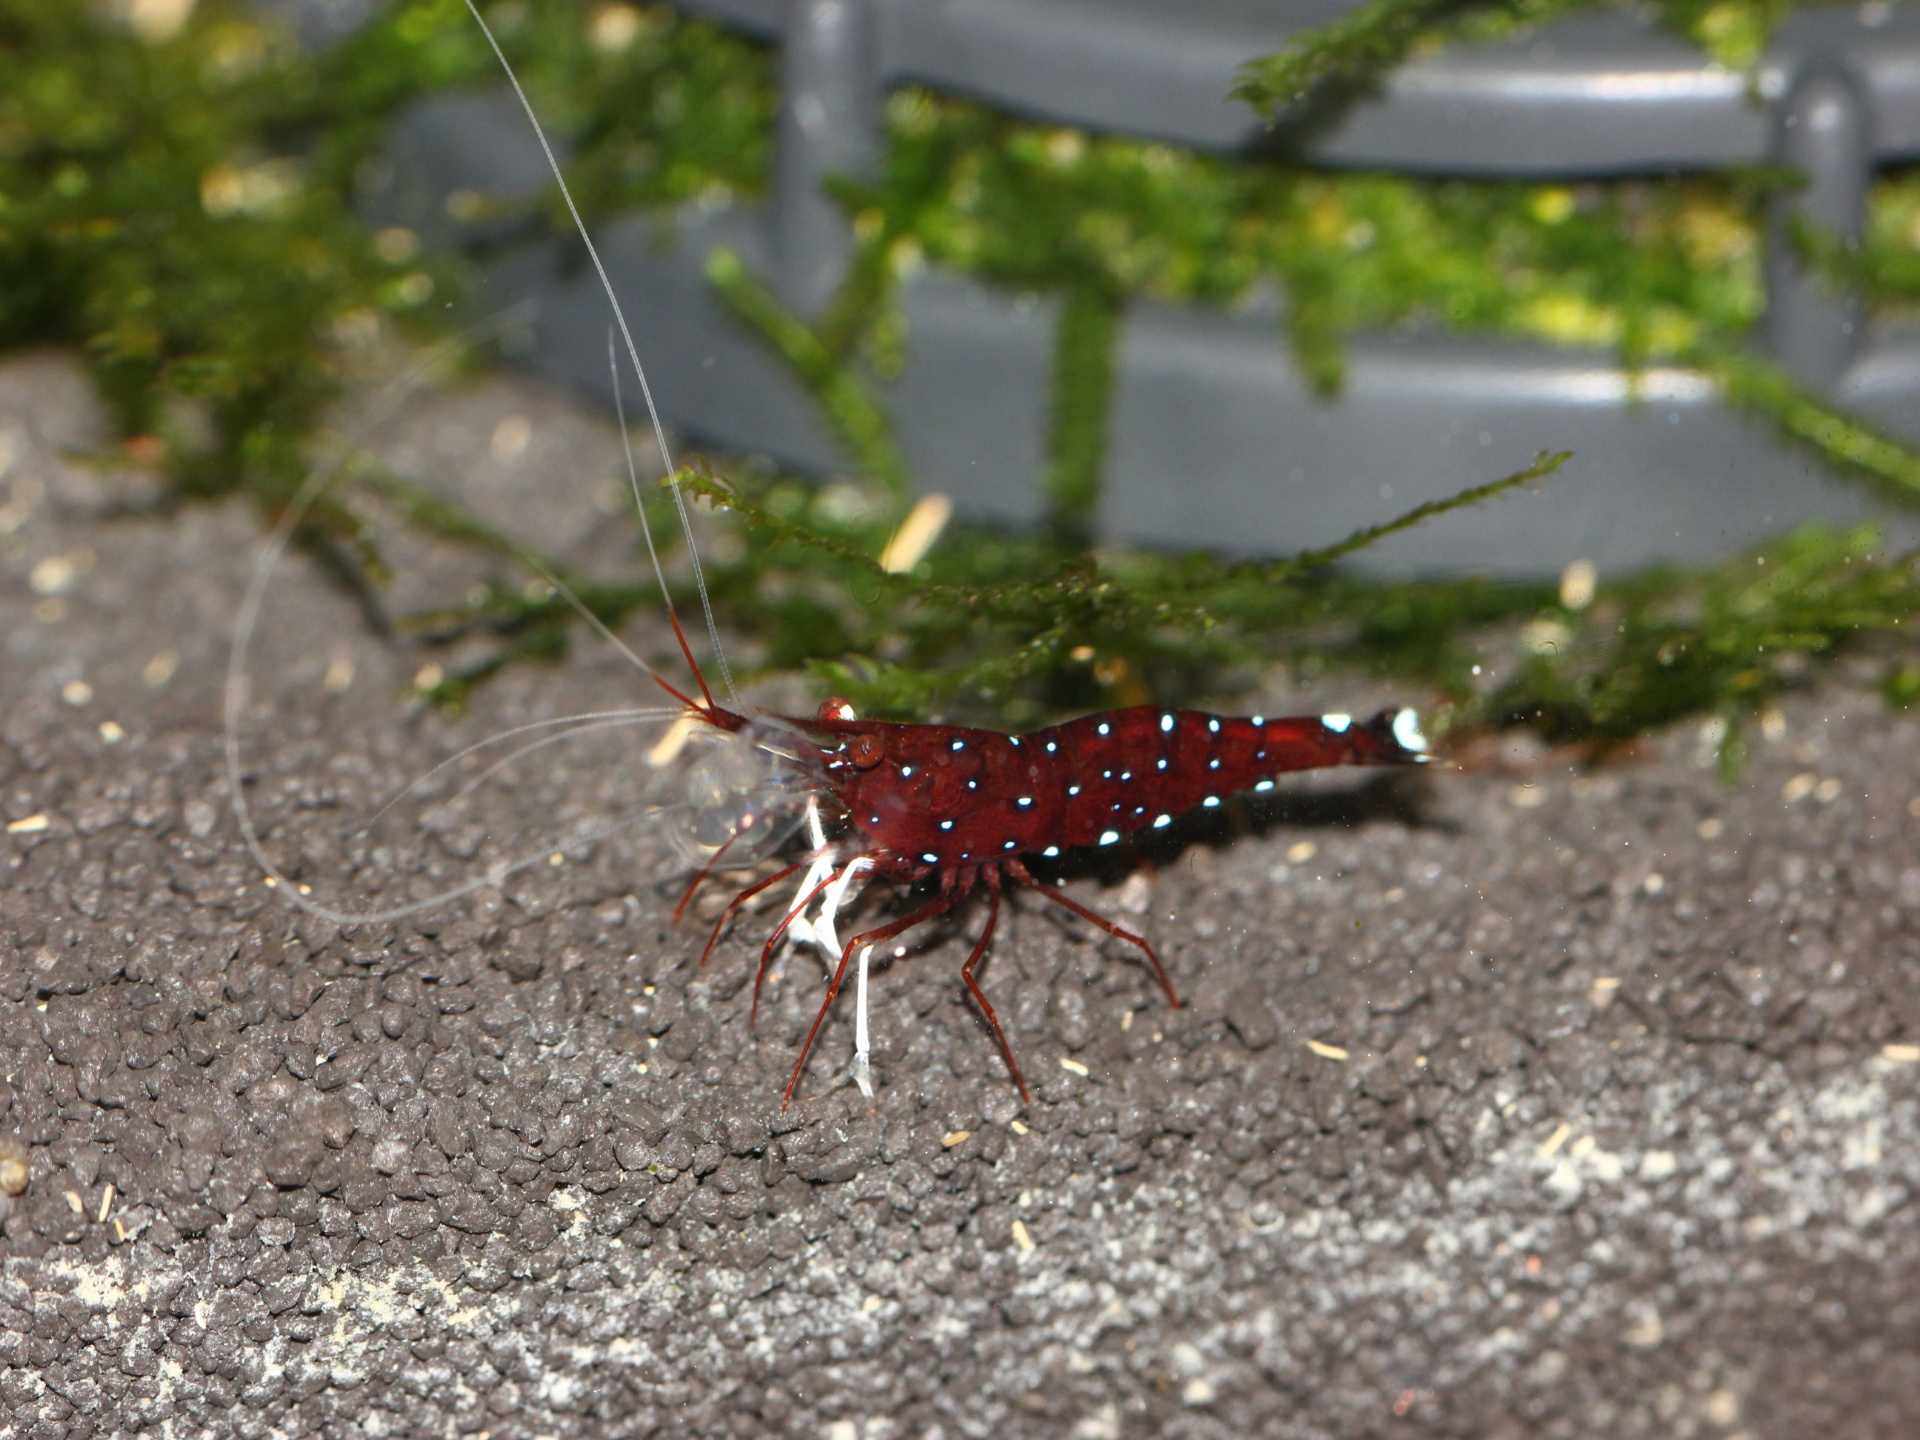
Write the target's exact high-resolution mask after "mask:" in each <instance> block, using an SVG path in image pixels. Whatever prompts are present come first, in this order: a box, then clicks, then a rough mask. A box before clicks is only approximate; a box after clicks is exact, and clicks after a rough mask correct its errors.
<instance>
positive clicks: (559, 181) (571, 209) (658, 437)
mask: <svg viewBox="0 0 1920 1440" xmlns="http://www.w3.org/2000/svg"><path fill="white" fill-rule="evenodd" d="M466 4H467V10H468V12H469V13H470V14H471V15H472V16H473V20H474V23H475V24H476V25H478V26H479V27H480V33H481V34H482V35H484V36H486V37H487V44H488V45H489V46H491V47H492V48H493V54H494V58H495V59H497V60H498V61H499V62H500V68H501V69H502V70H504V71H505V72H506V75H507V83H508V84H509V85H511V86H513V93H514V95H515V96H516V97H518V99H519V101H520V108H521V109H522V110H524V111H525V112H526V116H527V123H528V124H530V125H532V126H533V134H534V138H535V139H537V140H538V141H539V142H540V153H541V154H543V155H545V156H546V157H547V169H548V170H549V171H551V172H552V174H553V179H554V183H555V184H556V185H558V186H559V187H560V198H561V199H562V200H564V201H566V202H567V214H569V215H570V216H572V217H573V228H574V230H575V231H576V232H577V233H578V234H579V236H580V243H581V244H582V245H584V246H586V249H587V258H588V259H589V260H591V261H592V262H593V273H594V274H596V275H598V276H599V277H600V288H601V290H603V291H604V292H605V293H606V297H607V304H608V306H609V307H611V309H612V310H613V318H614V323H615V324H617V325H618V326H619V327H620V338H621V340H622V341H623V342H625V345H626V350H627V359H628V361H629V362H631V363H632V365H633V373H634V375H635V376H637V377H638V378H639V381H640V394H641V395H642V396H643V397H644V398H645V400H646V402H647V418H648V419H649V420H650V421H652V422H653V440H654V443H655V444H656V445H658V446H659V447H660V459H661V462H662V463H663V464H665V466H666V467H667V477H668V488H669V489H671V490H672V492H673V503H674V507H675V508H676V509H677V510H678V511H679V514H680V528H681V529H682V531H683V532H684V533H685V534H686V537H687V555H688V558H689V559H690V560H691V561H692V562H693V581H694V584H695V585H696V586H698V587H699V590H700V609H701V611H702V613H703V614H704V615H705V617H706V622H707V638H708V639H709V640H710V641H711V642H712V644H713V653H714V657H715V659H717V660H718V661H719V664H720V672H721V674H722V675H723V676H725V677H726V683H727V691H728V693H729V694H730V695H732V696H733V697H734V699H735V700H736V701H737V700H738V698H739V692H738V691H736V690H734V688H733V679H732V675H731V674H730V672H729V671H728V669H727V661H726V656H725V655H724V653H723V652H722V650H721V647H720V627H719V626H718V625H716V624H715V623H714V619H713V601H712V598H711V597H710V596H709V595H708V594H707V578H706V575H705V574H704V573H703V572H702V570H701V567H700V552H699V551H698V550H697V549H695V548H694V544H693V529H692V526H691V525H690V524H689V523H688V516H687V502H686V497H685V496H684V495H683V494H682V493H681V491H680V487H679V486H678V485H677V484H675V483H673V477H674V476H675V475H677V474H678V473H679V472H678V469H677V468H676V467H675V465H674V463H673V453H672V452H671V451H670V450H668V448H667V432H666V428H665V427H664V426H663V425H661V423H660V407H659V406H657V405H655V404H654V403H653V387H652V386H651V385H649V384H648V383H647V369H646V366H644V365H642V364H641V363H640V350H639V347H638V346H636V345H635V344H634V343H633V331H632V330H631V329H629V328H628V326H627V312H626V311H625V310H623V309H621V308H620V297H619V296H618V295H616V294H615V293H614V289H613V281H612V279H611V278H609V276H608V275H607V267H606V266H605V265H604V264H602V263H601V261H600V251H599V250H598V249H597V248H596V247H595V246H594V243H593V237H592V236H591V235H589V234H588V233H587V222H586V221H585V220H583V219H582V218H581V216H580V207H579V206H578V205H576V204H574V202H573V191H572V190H571V189H570V188H568V185H567V177H566V175H565V174H564V173H563V172H562V171H561V169H560V161H559V160H558V159H557V158H556V157H555V156H554V153H553V146H552V145H550V144H549V143H548V142H547V132H546V128H545V127H544V126H542V125H541V123H540V117H539V115H538V114H536V113H535V112H534V108H533V102H532V101H531V100H529V99H528V98H527V92H526V91H525V90H524V89H522V88H521V85H520V77H519V76H518V75H516V74H514V72H513V66H512V64H511V63H509V62H508V60H507V53H506V51H504V50H502V49H501V48H500V42H499V41H498V40H497V39H495V38H494V34H493V28H492V27H491V26H490V25H488V24H487V21H486V17H485V16H484V15H482V14H481V13H480V7H479V6H478V5H477V4H475V3H474V0H466ZM616 380H617V372H616ZM618 399H619V392H618V390H617V389H616V390H615V401H616V403H617V402H618ZM622 434H623V435H624V434H625V430H624V426H623V428H622ZM628 460H629V463H631V460H632V457H631V455H629V457H628ZM635 498H636V499H637V498H638V485H637V482H636V486H635ZM640 530H641V533H642V534H643V535H645V536H646V538H647V551H648V553H649V554H653V530H652V527H650V526H649V525H648V524H647V515H646V511H645V510H644V509H643V510H641V511H640ZM653 564H654V570H655V572H656V573H658V571H659V568H660V560H659V557H658V556H657V555H656V556H655V557H654V562H653ZM666 588H667V587H666V580H665V579H664V577H663V578H662V579H661V582H660V590H661V594H662V595H663V596H665V595H666ZM666 603H667V608H668V610H672V608H673V600H672V599H671V598H670V597H669V598H667V601H666Z"/></svg>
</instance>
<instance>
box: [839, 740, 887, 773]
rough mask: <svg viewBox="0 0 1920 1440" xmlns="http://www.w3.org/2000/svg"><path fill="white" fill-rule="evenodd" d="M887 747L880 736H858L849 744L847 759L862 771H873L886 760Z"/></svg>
mask: <svg viewBox="0 0 1920 1440" xmlns="http://www.w3.org/2000/svg"><path fill="white" fill-rule="evenodd" d="M886 753H887V747H886V745H885V743H884V742H882V740H881V739H880V737H879V736H878V735H856V736H854V737H853V739H852V740H851V741H850V742H848V745H847V758H848V759H849V760H851V761H853V763H854V764H855V765H857V766H859V767H860V768H861V769H862V770H871V769H872V768H873V767H874V766H876V765H878V764H879V763H880V762H881V760H883V759H885V758H886Z"/></svg>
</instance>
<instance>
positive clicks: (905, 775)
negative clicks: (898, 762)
mask: <svg viewBox="0 0 1920 1440" xmlns="http://www.w3.org/2000/svg"><path fill="white" fill-rule="evenodd" d="M900 778H901V779H902V780H909V779H912V778H913V766H911V765H902V766H901V767H900Z"/></svg>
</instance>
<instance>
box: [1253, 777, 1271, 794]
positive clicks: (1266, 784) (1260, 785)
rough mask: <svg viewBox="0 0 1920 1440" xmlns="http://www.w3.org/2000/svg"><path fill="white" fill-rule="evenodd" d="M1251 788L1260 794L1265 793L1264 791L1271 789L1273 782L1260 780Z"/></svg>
mask: <svg viewBox="0 0 1920 1440" xmlns="http://www.w3.org/2000/svg"><path fill="white" fill-rule="evenodd" d="M1253 788H1254V789H1256V790H1258V791H1261V792H1262V793H1265V792H1266V791H1268V790H1271V789H1273V781H1271V780H1261V781H1259V782H1257V783H1256V784H1255V785H1254V787H1253Z"/></svg>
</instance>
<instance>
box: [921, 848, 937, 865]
mask: <svg viewBox="0 0 1920 1440" xmlns="http://www.w3.org/2000/svg"><path fill="white" fill-rule="evenodd" d="M920 858H921V859H922V860H924V861H926V862H927V864H929V865H938V864H939V863H940V857H939V856H938V855H935V854H934V853H933V852H932V851H931V850H929V851H928V852H927V853H926V854H924V855H922V856H921V857H920Z"/></svg>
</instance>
